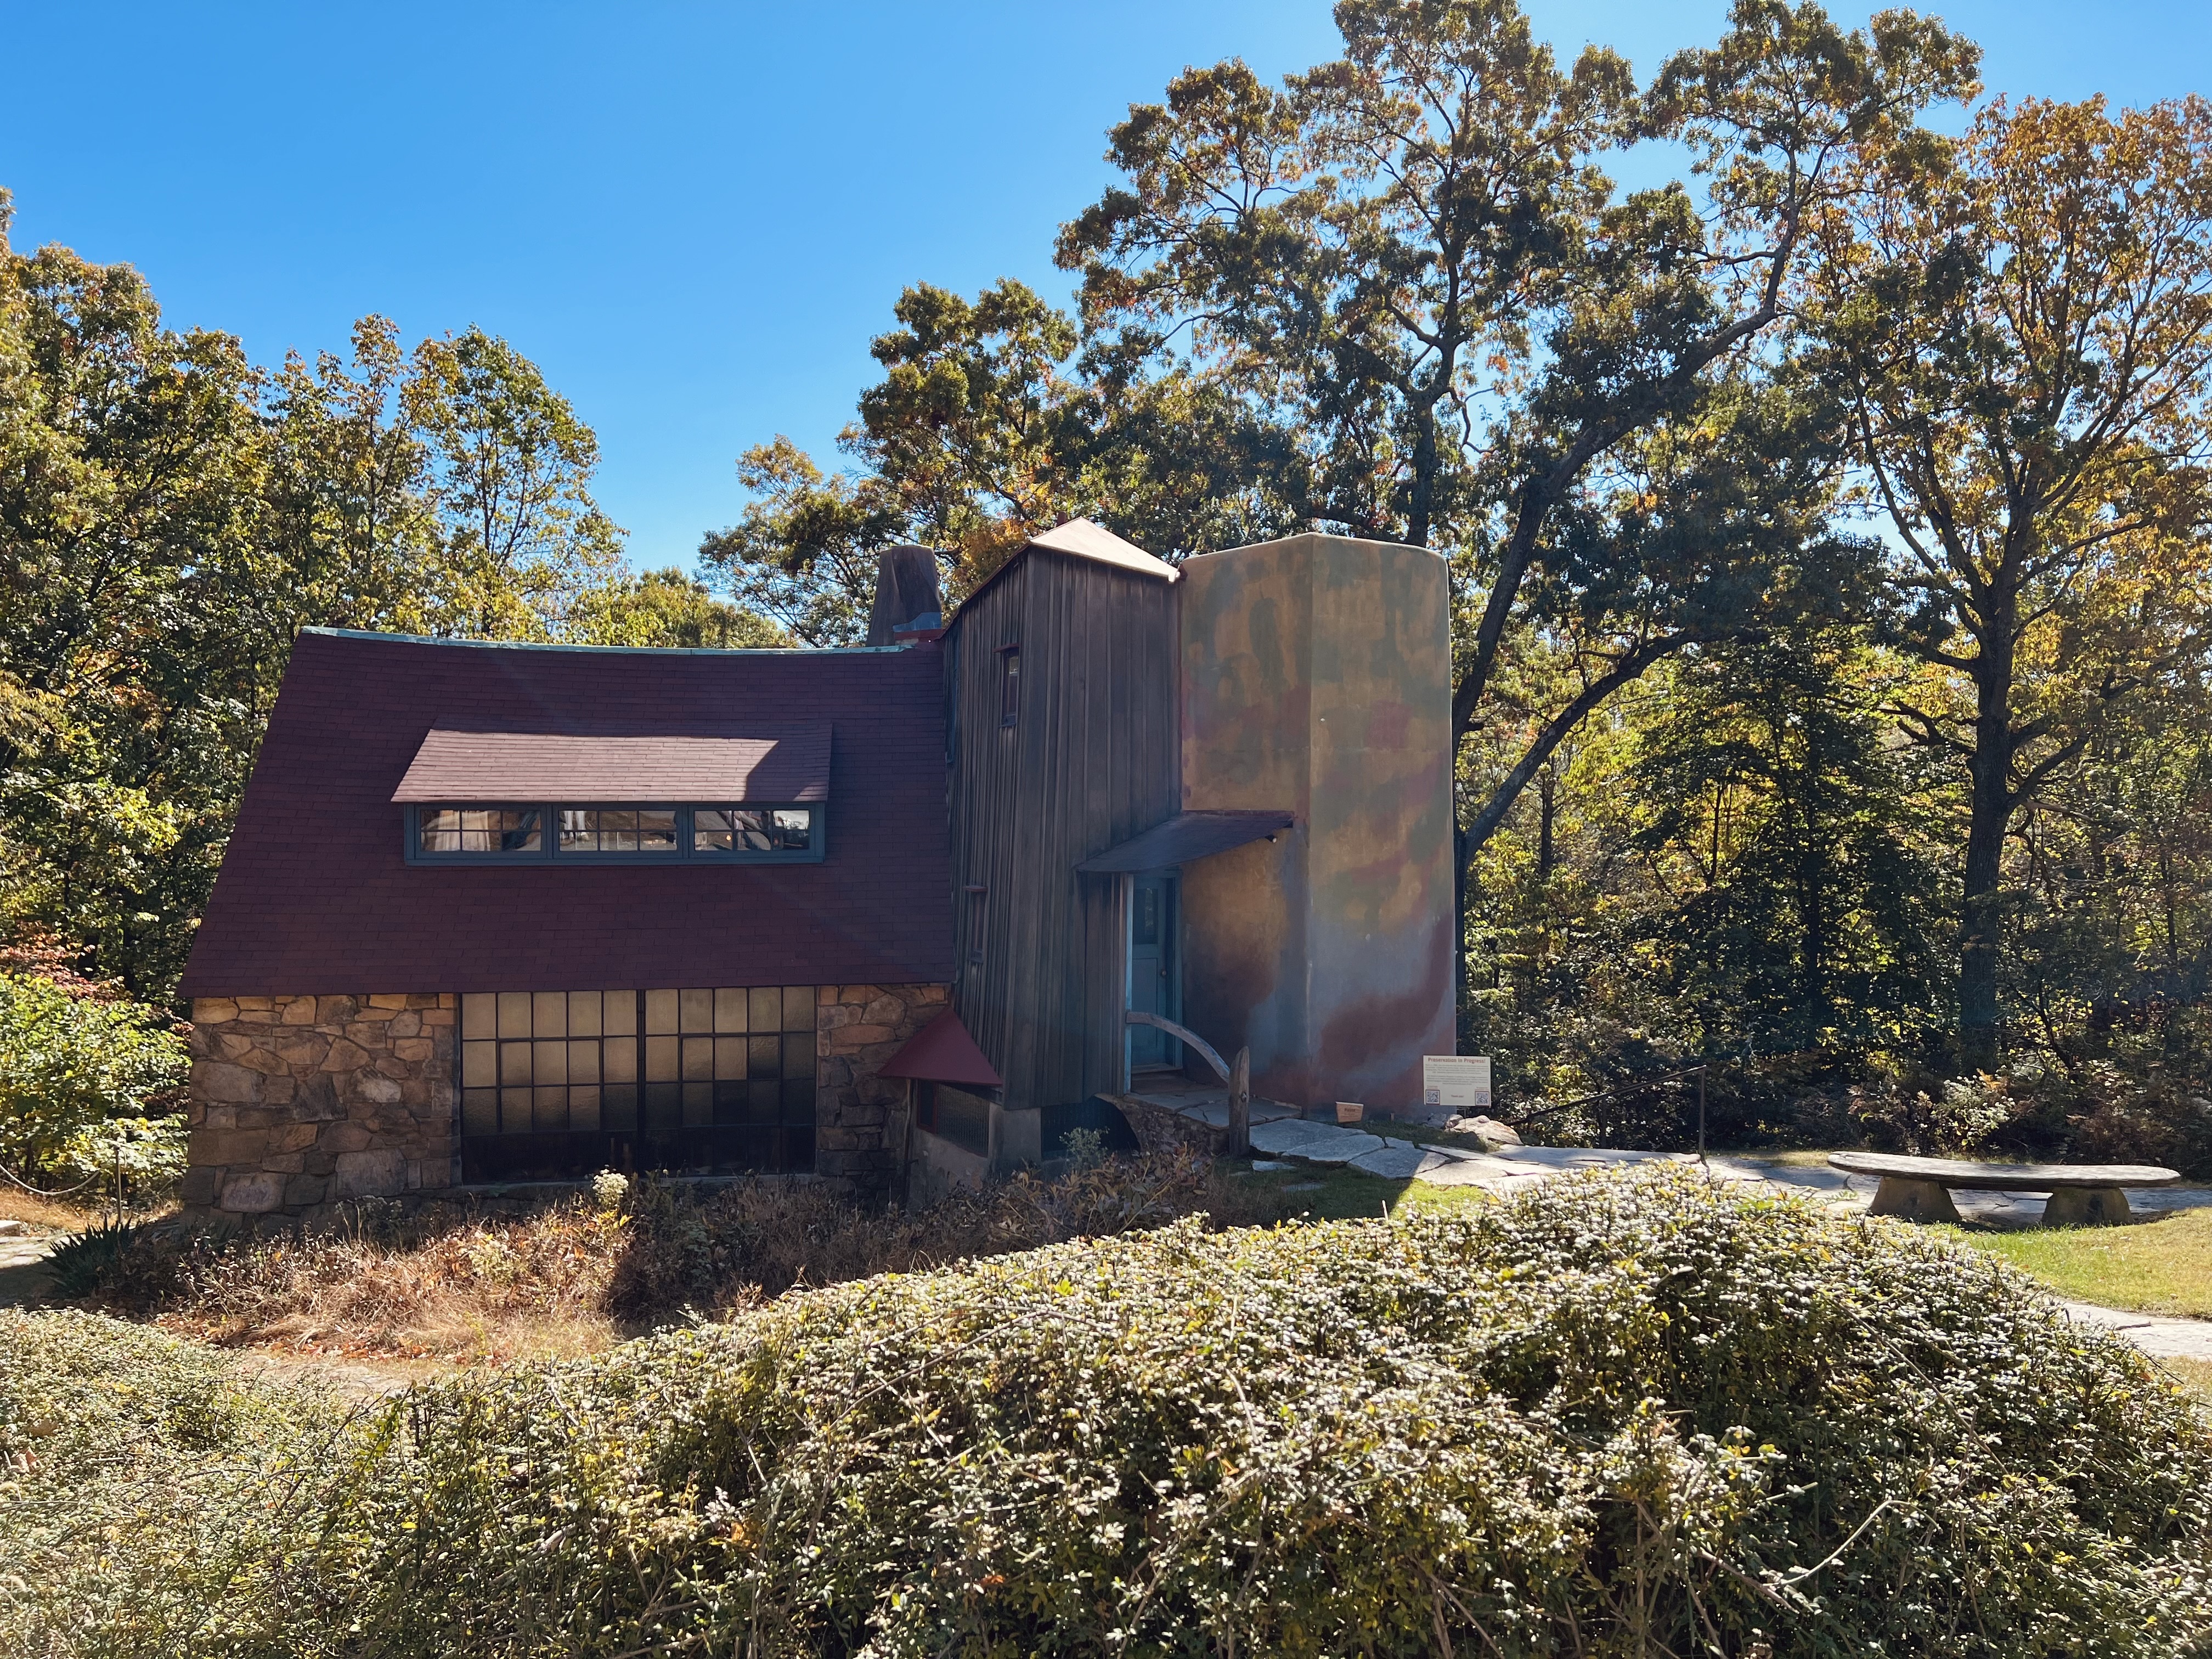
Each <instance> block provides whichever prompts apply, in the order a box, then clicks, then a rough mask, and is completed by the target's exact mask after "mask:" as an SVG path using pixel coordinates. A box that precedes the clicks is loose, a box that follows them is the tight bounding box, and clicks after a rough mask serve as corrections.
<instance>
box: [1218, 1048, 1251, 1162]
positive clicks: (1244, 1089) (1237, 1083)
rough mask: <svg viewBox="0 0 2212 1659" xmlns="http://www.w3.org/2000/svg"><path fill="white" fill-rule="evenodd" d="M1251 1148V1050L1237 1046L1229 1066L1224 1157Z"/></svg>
mask: <svg viewBox="0 0 2212 1659" xmlns="http://www.w3.org/2000/svg"><path fill="white" fill-rule="evenodd" d="M1251 1150H1252V1051H1251V1050H1250V1049H1249V1048H1239V1049H1238V1050H1237V1059H1236V1061H1235V1063H1234V1064H1232V1065H1231V1066H1230V1068H1229V1133H1228V1136H1227V1138H1226V1139H1225V1140H1224V1141H1223V1143H1222V1147H1221V1152H1222V1156H1223V1157H1225V1158H1242V1157H1243V1156H1244V1154H1245V1153H1247V1152H1250V1151H1251Z"/></svg>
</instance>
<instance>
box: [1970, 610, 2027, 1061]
mask: <svg viewBox="0 0 2212 1659" xmlns="http://www.w3.org/2000/svg"><path fill="white" fill-rule="evenodd" d="M2009 622H2010V618H2003V619H2002V620H2000V622H1999V623H1998V626H1996V627H1995V628H1992V629H1990V631H1989V632H1988V633H1987V634H1986V635H1984V637H1983V639H1982V641H1981V647H1982V648H1981V652H1980V654H1979V656H1978V659H1977V660H1976V662H1975V666H1974V752H1973V757H1972V762H1971V763H1970V771H1971V774H1972V780H1973V797H1972V805H1971V807H1970V809H1969V812H1968V817H1967V821H1966V884H1965V891H1964V893H1963V895H1962V902H1961V904H1960V915H1959V1058H1960V1061H1961V1062H1962V1063H1963V1064H1964V1065H1966V1066H1971V1067H1972V1068H1973V1069H1974V1070H1976V1071H1988V1070H1990V1069H1993V1068H1994V1067H1995V1066H1996V1063H1997V1056H1998V1042H1997V946H1998V936H1999V933H2000V932H2001V930H2002V915H2001V914H2000V898H1999V892H1998V889H1999V886H2000V884H2001V883H2002V879H2003V876H2004V844H2005V832H2006V831H2007V830H2008V829H2009V828H2010V827H2011V823H2012V812H2013V807H2014V805H2015V800H2014V798H2013V793H2012V759H2013V754H2012V751H2013V743H2014V734H2013V729H2012V662H2013V632H2014V630H2013V629H2012V628H2011V627H2010V626H2009V625H2008V624H2009Z"/></svg>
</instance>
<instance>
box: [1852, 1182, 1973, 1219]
mask: <svg viewBox="0 0 2212 1659" xmlns="http://www.w3.org/2000/svg"><path fill="white" fill-rule="evenodd" d="M1867 1213H1868V1214H1869V1215H1893V1216H1895V1217H1897V1218H1898V1219H1899V1220H1900V1221H1949V1222H1954V1223H1955V1222H1956V1221H1957V1220H1958V1219H1959V1209H1958V1206H1956V1205H1954V1203H1952V1202H1951V1189H1950V1188H1948V1187H1946V1186H1945V1185H1943V1183H1942V1182H1940V1181H1911V1180H1907V1179H1906V1178H1905V1176H1883V1177H1882V1178H1881V1186H1880V1187H1878V1188H1875V1195H1874V1202H1873V1203H1871V1204H1869V1205H1868V1206H1867Z"/></svg>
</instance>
